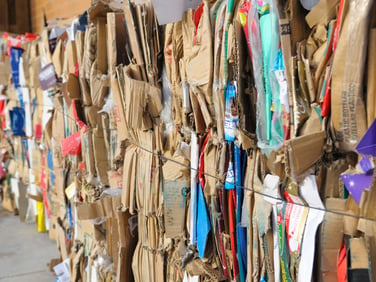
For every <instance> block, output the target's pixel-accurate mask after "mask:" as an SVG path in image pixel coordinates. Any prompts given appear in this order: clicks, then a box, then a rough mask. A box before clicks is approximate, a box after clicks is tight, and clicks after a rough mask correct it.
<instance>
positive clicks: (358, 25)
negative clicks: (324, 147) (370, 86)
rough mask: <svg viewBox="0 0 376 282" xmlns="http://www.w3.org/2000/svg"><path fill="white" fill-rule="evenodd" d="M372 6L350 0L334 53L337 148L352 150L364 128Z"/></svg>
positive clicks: (333, 112)
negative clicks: (364, 100)
mask: <svg viewBox="0 0 376 282" xmlns="http://www.w3.org/2000/svg"><path fill="white" fill-rule="evenodd" d="M371 6H372V1H365V2H362V3H360V2H359V1H350V3H349V9H348V12H347V13H346V14H343V15H342V16H343V18H342V21H343V26H342V29H341V31H340V35H339V40H338V44H337V48H336V51H335V54H334V61H333V75H332V83H331V90H332V97H331V101H332V102H331V113H332V122H333V127H334V130H335V131H336V140H337V141H338V147H339V149H341V150H346V151H348V150H354V148H355V146H356V144H357V143H358V141H359V140H360V138H361V137H362V136H363V134H364V133H365V131H366V129H367V127H366V123H367V122H366V113H365V107H364V103H363V88H362V87H363V74H364V66H365V59H366V48H367V42H368V41H367V40H368V32H367V24H368V19H369V11H370V9H371Z"/></svg>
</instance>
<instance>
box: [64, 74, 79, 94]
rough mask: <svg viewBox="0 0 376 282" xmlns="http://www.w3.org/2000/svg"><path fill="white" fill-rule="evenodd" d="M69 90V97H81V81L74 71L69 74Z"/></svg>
mask: <svg viewBox="0 0 376 282" xmlns="http://www.w3.org/2000/svg"><path fill="white" fill-rule="evenodd" d="M67 90H68V95H69V98H71V99H81V91H80V81H79V79H78V77H77V76H76V75H74V74H72V73H70V74H69V75H68V82H67Z"/></svg>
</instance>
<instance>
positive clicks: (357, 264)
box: [349, 238, 368, 269]
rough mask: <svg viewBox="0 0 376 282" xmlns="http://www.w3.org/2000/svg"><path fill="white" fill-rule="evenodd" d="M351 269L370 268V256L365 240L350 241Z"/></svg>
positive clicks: (354, 239) (353, 239)
mask: <svg viewBox="0 0 376 282" xmlns="http://www.w3.org/2000/svg"><path fill="white" fill-rule="evenodd" d="M349 259H350V265H351V269H361V268H366V269H367V268H368V254H367V247H366V243H365V240H364V238H352V239H350V258H349Z"/></svg>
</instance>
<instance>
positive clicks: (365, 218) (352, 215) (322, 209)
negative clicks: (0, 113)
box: [33, 103, 376, 222]
mask: <svg viewBox="0 0 376 282" xmlns="http://www.w3.org/2000/svg"><path fill="white" fill-rule="evenodd" d="M33 105H40V106H45V105H43V104H35V103H34V104H33ZM46 106H47V105H46ZM54 109H55V110H58V111H60V112H62V113H63V114H64V115H66V116H67V117H68V118H70V119H72V120H73V121H75V122H76V120H75V119H74V118H73V117H71V116H70V115H69V114H68V113H66V112H64V110H61V109H57V108H54ZM88 128H90V129H93V128H98V127H90V126H88ZM102 129H104V130H117V128H109V129H107V128H102ZM132 144H133V145H135V146H137V147H138V148H140V149H142V150H143V151H146V152H148V153H151V154H153V155H155V156H158V158H159V159H161V160H165V161H171V162H173V163H175V164H178V165H180V166H182V167H185V168H188V169H190V170H193V171H197V172H201V173H202V174H204V175H205V176H208V177H211V178H214V179H216V180H219V181H222V180H223V179H222V178H220V177H218V176H215V175H212V174H209V173H207V172H205V171H200V170H199V169H198V168H193V167H191V166H190V165H186V164H184V163H181V162H179V161H176V160H174V159H171V158H168V157H165V156H163V155H161V154H160V153H158V152H154V151H151V150H149V149H147V148H145V147H142V146H140V145H139V144H136V143H132ZM48 170H49V169H48ZM49 171H50V173H51V172H52V171H51V170H49ZM52 173H54V172H52ZM54 174H55V173H54ZM236 187H238V188H241V189H243V190H246V191H250V192H253V193H255V194H258V195H261V196H263V197H266V198H269V199H273V200H276V201H279V202H280V203H286V204H292V205H296V206H301V207H305V208H310V209H314V210H317V211H322V212H325V213H332V214H337V215H341V216H346V217H351V218H355V219H364V220H369V221H372V222H376V219H375V218H370V217H365V216H362V215H354V214H350V213H346V212H341V211H336V210H331V209H325V208H320V207H315V206H307V205H304V204H302V203H296V202H288V201H286V200H284V199H282V198H279V197H275V196H272V195H269V194H266V193H263V192H260V191H257V190H255V189H253V188H250V187H246V186H242V185H236V184H235V188H236Z"/></svg>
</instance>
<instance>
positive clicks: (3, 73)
mask: <svg viewBox="0 0 376 282" xmlns="http://www.w3.org/2000/svg"><path fill="white" fill-rule="evenodd" d="M9 76H10V60H9V57H4V60H3V61H0V84H3V85H6V84H8V79H9Z"/></svg>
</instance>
